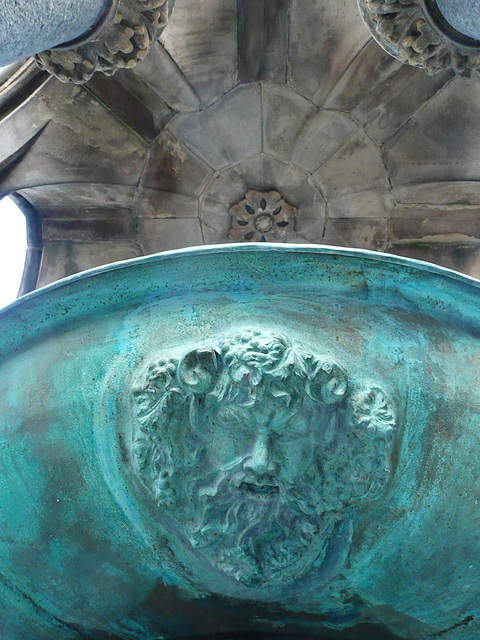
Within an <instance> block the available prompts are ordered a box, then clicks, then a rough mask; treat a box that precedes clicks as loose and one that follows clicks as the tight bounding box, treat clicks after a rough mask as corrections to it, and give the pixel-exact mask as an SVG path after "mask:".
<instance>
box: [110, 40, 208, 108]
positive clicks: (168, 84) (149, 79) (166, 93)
mask: <svg viewBox="0 0 480 640" xmlns="http://www.w3.org/2000/svg"><path fill="white" fill-rule="evenodd" d="M118 73H120V74H122V73H123V74H128V77H129V81H130V82H131V80H130V79H131V78H132V77H134V78H136V79H137V81H138V82H139V83H141V84H143V85H144V86H145V87H148V88H149V90H150V91H152V93H153V94H154V95H156V96H158V98H160V100H161V101H162V102H165V103H166V104H167V105H168V106H169V107H170V108H171V109H173V110H175V111H179V112H180V113H184V112H186V111H195V110H196V109H199V108H200V107H201V103H200V100H199V98H198V96H197V94H196V92H195V89H194V88H193V87H192V86H191V84H190V83H189V81H188V79H187V78H186V77H185V74H184V73H183V71H182V70H181V69H180V67H179V66H178V65H177V63H176V62H175V60H174V59H173V58H172V56H171V55H170V53H169V52H168V51H167V50H166V49H165V47H164V46H163V45H162V44H161V43H160V42H158V41H157V42H156V43H154V44H153V46H152V48H151V50H150V51H149V53H148V56H146V57H145V58H144V59H143V60H142V61H141V62H139V63H138V64H137V66H136V67H135V70H134V71H123V72H118Z"/></svg>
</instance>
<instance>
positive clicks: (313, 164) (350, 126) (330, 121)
mask: <svg viewBox="0 0 480 640" xmlns="http://www.w3.org/2000/svg"><path fill="white" fill-rule="evenodd" d="M357 130H358V125H356V124H355V122H353V120H351V119H350V118H349V117H348V116H346V115H344V114H343V113H338V112H336V111H319V112H318V114H317V115H316V116H314V117H313V118H312V119H311V120H309V122H308V124H307V125H306V127H305V129H304V130H303V132H302V134H301V135H300V137H299V140H298V142H297V143H296V145H295V147H294V153H293V157H292V161H293V162H294V163H295V164H297V165H298V166H300V167H302V169H305V170H306V171H309V172H310V173H312V172H314V171H315V170H316V169H318V167H319V166H320V165H321V164H323V163H324V162H325V161H326V160H327V159H328V158H329V157H330V156H331V155H332V154H333V153H334V152H335V151H337V149H339V148H340V147H342V146H343V145H344V144H345V142H346V141H347V139H348V138H349V137H350V136H351V135H352V134H353V133H354V132H355V131H357Z"/></svg>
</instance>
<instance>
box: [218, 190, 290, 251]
mask: <svg viewBox="0 0 480 640" xmlns="http://www.w3.org/2000/svg"><path fill="white" fill-rule="evenodd" d="M230 214H231V216H232V224H231V227H230V232H229V234H228V237H229V238H230V240H234V241H235V242H286V241H288V240H290V239H293V238H295V236H296V232H295V217H296V215H297V210H296V209H295V207H292V206H291V205H289V204H288V203H287V202H285V200H283V199H282V197H281V196H280V194H279V193H278V191H268V192H263V193H262V192H260V191H253V190H250V191H247V193H246V194H245V198H244V199H243V200H241V201H240V202H237V204H234V205H233V206H232V207H231V208H230Z"/></svg>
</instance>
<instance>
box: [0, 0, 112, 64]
mask: <svg viewBox="0 0 480 640" xmlns="http://www.w3.org/2000/svg"><path fill="white" fill-rule="evenodd" d="M114 1H115V0H56V1H54V2H52V0H16V1H15V2H12V0H0V15H1V16H2V18H1V20H0V66H4V65H6V64H9V63H11V62H15V61H16V60H20V59H22V58H26V57H27V56H31V55H33V54H35V53H38V52H40V51H44V50H45V49H52V48H53V47H56V46H58V45H61V44H63V43H66V42H70V41H74V40H77V39H79V38H82V36H84V35H86V36H87V37H88V34H89V33H91V32H93V31H95V30H96V28H97V27H99V26H100V25H101V23H102V21H103V19H104V18H105V17H106V16H107V15H108V13H109V9H110V8H111V7H112V5H113V4H114Z"/></svg>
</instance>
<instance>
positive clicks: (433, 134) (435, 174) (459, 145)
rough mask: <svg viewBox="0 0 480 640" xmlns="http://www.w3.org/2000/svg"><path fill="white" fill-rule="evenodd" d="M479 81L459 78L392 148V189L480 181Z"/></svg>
mask: <svg viewBox="0 0 480 640" xmlns="http://www.w3.org/2000/svg"><path fill="white" fill-rule="evenodd" d="M479 105H480V78H477V77H475V78H472V79H471V80H470V81H468V82H465V81H464V80H462V79H460V78H455V79H454V80H453V81H452V82H450V83H449V84H448V85H447V86H446V87H445V88H444V89H443V90H441V91H440V92H439V93H437V94H436V96H435V98H433V99H432V100H430V101H429V102H428V103H427V104H426V105H425V107H424V108H423V109H421V110H420V111H419V112H418V113H417V114H416V116H415V118H414V119H413V121H412V122H411V123H410V125H409V126H408V127H406V128H404V129H402V130H400V132H399V133H398V134H397V135H396V136H395V137H394V138H393V139H392V140H391V141H390V142H389V143H388V144H387V152H386V161H387V166H388V169H389V173H390V177H391V180H392V184H393V187H394V188H396V187H397V186H398V187H400V186H402V187H403V186H407V185H408V184H412V185H419V184H422V183H429V182H444V181H448V182H452V181H454V180H458V181H459V182H463V181H478V180H479V179H480V173H479V164H478V154H479V152H480V106H479Z"/></svg>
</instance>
